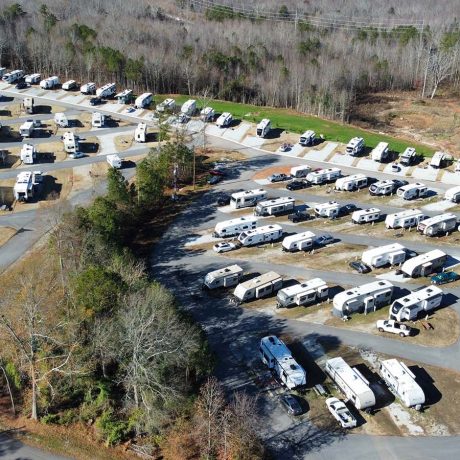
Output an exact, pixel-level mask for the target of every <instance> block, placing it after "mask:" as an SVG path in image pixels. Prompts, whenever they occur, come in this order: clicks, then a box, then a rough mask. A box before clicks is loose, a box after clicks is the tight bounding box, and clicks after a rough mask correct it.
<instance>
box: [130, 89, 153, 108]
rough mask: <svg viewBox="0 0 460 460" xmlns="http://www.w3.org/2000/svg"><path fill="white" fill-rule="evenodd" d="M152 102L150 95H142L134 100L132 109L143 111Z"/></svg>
mask: <svg viewBox="0 0 460 460" xmlns="http://www.w3.org/2000/svg"><path fill="white" fill-rule="evenodd" d="M152 102H153V94H152V93H144V94H141V95H140V96H138V97H137V98H136V100H135V101H134V107H136V109H145V108H147V107H148V106H149V105H150V104H151V103H152Z"/></svg>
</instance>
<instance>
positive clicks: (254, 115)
mask: <svg viewBox="0 0 460 460" xmlns="http://www.w3.org/2000/svg"><path fill="white" fill-rule="evenodd" d="M167 97H173V98H174V99H175V100H176V103H178V104H182V103H183V102H185V101H186V100H187V99H190V97H189V96H185V95H177V94H173V95H170V94H167V95H166V94H165V95H157V96H155V103H159V102H161V101H162V100H164V99H166V98H167ZM196 99H197V100H198V101H199V97H197V98H196ZM198 103H199V102H198ZM210 105H212V107H213V108H214V110H215V111H216V112H217V113H222V112H231V113H232V115H233V117H234V118H239V119H241V120H246V121H249V122H253V123H256V122H259V121H260V120H262V118H269V119H270V120H271V122H272V126H273V127H274V128H281V129H286V130H288V131H291V132H294V133H298V134H301V133H303V132H304V131H306V130H307V129H312V130H314V131H316V133H317V134H323V135H324V136H325V137H326V139H327V140H331V141H338V142H342V143H345V144H346V143H348V141H349V140H350V139H351V138H352V137H355V136H360V137H363V138H364V141H365V143H366V146H367V147H375V146H376V145H377V144H378V143H379V142H388V144H389V146H390V150H393V151H395V152H403V151H404V150H405V149H406V147H415V148H416V149H417V151H418V152H419V153H421V154H423V155H424V156H427V157H430V156H432V155H433V153H434V149H433V148H432V147H429V146H427V145H424V144H417V143H416V142H413V141H411V140H404V139H400V138H395V137H391V136H386V135H383V134H379V133H375V132H372V131H368V130H365V129H361V128H358V127H355V126H352V125H346V124H342V123H337V122H334V121H330V120H325V119H322V118H318V117H313V116H309V115H303V114H301V113H298V112H295V111H294V110H291V109H278V108H272V107H259V106H255V105H249V104H239V103H236V102H227V101H219V100H213V101H212V103H210Z"/></svg>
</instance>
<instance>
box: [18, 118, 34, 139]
mask: <svg viewBox="0 0 460 460" xmlns="http://www.w3.org/2000/svg"><path fill="white" fill-rule="evenodd" d="M34 129H35V123H34V122H33V121H30V120H29V121H26V122H24V123H23V124H22V125H21V126H20V127H19V134H20V135H21V137H32V136H33V134H34Z"/></svg>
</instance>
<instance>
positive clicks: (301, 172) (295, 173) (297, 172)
mask: <svg viewBox="0 0 460 460" xmlns="http://www.w3.org/2000/svg"><path fill="white" fill-rule="evenodd" d="M310 171H311V168H310V166H308V165H300V166H293V167H292V168H291V176H292V177H293V178H294V179H301V178H303V177H307V175H308V173H309V172H310Z"/></svg>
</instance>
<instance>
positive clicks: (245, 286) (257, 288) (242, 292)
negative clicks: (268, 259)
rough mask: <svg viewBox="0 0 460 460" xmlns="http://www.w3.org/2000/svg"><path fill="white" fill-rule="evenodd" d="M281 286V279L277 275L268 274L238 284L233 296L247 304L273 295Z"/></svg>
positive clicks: (273, 273)
mask: <svg viewBox="0 0 460 460" xmlns="http://www.w3.org/2000/svg"><path fill="white" fill-rule="evenodd" d="M282 286H283V278H282V277H281V276H280V275H278V273H275V272H268V273H264V274H263V275H260V276H257V277H256V278H252V279H250V280H249V281H245V282H244V283H240V284H238V286H237V287H236V288H235V291H234V292H233V295H234V296H235V297H236V298H237V299H238V300H240V301H241V302H247V301H248V300H253V299H261V298H263V297H267V296H269V295H271V294H274V293H275V292H277V291H278V290H279V289H281V287H282Z"/></svg>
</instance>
